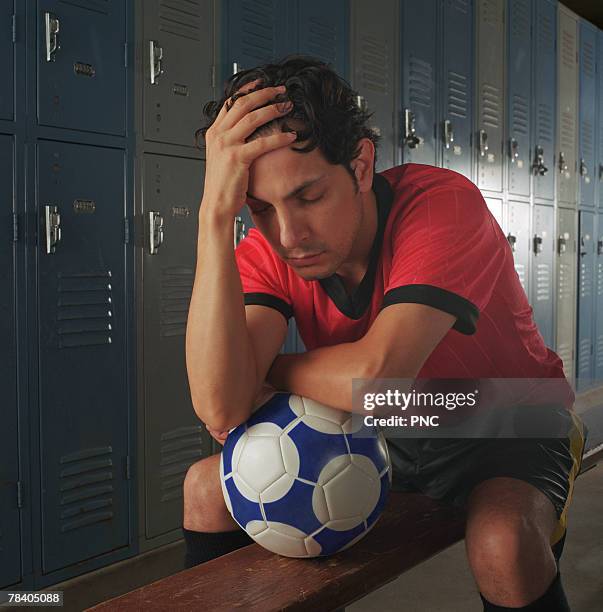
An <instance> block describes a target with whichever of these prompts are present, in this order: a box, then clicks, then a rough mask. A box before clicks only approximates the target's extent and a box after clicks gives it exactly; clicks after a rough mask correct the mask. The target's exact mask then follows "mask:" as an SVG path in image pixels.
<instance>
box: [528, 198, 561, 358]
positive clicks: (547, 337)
mask: <svg viewBox="0 0 603 612" xmlns="http://www.w3.org/2000/svg"><path fill="white" fill-rule="evenodd" d="M554 224H555V211H554V209H553V207H552V206H543V205H541V204H534V206H533V209H532V231H531V236H532V239H531V245H530V246H531V261H530V273H531V278H530V294H529V295H530V300H529V301H530V305H531V306H532V309H533V311H534V312H533V317H534V322H535V323H536V325H537V326H538V329H539V330H540V333H541V334H542V337H543V338H544V342H545V344H546V345H547V346H548V347H551V348H552V347H553V346H554V345H555V335H554V318H553V315H554V311H553V308H554V303H553V297H554V296H553V287H554V275H553V260H554V254H555V240H554V233H553V229H554Z"/></svg>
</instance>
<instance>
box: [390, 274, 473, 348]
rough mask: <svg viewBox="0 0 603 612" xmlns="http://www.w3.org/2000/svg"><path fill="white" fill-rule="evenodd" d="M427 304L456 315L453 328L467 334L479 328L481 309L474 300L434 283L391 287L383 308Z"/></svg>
mask: <svg viewBox="0 0 603 612" xmlns="http://www.w3.org/2000/svg"><path fill="white" fill-rule="evenodd" d="M408 302H410V303H413V304H425V305H426V306H433V307H434V308H438V309H439V310H443V311H444V312H447V313H449V314H451V315H454V316H455V317H456V321H455V323H454V325H453V326H452V329H456V330H457V331H459V332H461V334H465V335H467V336H471V335H472V334H474V333H475V332H476V330H477V320H478V319H479V310H478V309H477V306H475V304H474V303H473V302H470V301H469V300H466V299H465V298H464V297H461V296H460V295H458V294H456V293H453V292H452V291H447V290H446V289H442V288H441V287H434V286H433V285H404V286H402V287H396V288H395V289H390V290H389V291H388V292H387V293H386V294H385V296H384V297H383V304H382V306H381V309H383V308H385V307H386V306H391V305H392V304H404V303H408Z"/></svg>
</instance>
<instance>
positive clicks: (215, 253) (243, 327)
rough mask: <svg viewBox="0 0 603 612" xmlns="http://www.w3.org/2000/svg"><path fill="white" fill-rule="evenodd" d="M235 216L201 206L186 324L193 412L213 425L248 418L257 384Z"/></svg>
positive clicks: (187, 356)
mask: <svg viewBox="0 0 603 612" xmlns="http://www.w3.org/2000/svg"><path fill="white" fill-rule="evenodd" d="M232 223H233V222H232V220H229V218H228V217H224V218H220V217H217V216H216V215H214V214H211V213H206V212H205V211H204V205H203V204H202V205H201V211H200V214H199V236H198V244H197V268H196V274H195V282H194V286H193V292H192V297H191V302H190V308H189V313H188V322H187V327H186V366H187V371H188V380H189V385H190V389H191V397H192V400H193V406H194V408H195V412H196V413H197V415H198V416H199V418H200V419H201V420H202V421H204V422H205V423H206V424H207V425H209V426H210V427H212V428H214V429H218V430H221V429H225V428H227V427H228V425H229V424H231V423H233V422H242V421H244V420H245V419H246V418H247V417H248V415H249V413H250V411H251V405H252V401H253V396H254V393H255V390H256V387H257V380H256V377H257V374H256V364H255V356H254V353H253V349H252V346H251V342H250V339H249V334H248V332H247V324H246V320H245V305H244V302H243V290H242V287H241V281H240V277H239V272H238V269H237V265H236V260H235V256H234V248H233V228H232Z"/></svg>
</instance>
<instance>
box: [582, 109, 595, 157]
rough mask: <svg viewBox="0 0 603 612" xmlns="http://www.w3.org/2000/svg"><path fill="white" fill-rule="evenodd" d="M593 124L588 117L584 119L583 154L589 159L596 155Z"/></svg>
mask: <svg viewBox="0 0 603 612" xmlns="http://www.w3.org/2000/svg"><path fill="white" fill-rule="evenodd" d="M593 132H594V129H593V124H592V123H591V122H590V121H589V120H588V119H586V118H583V119H582V156H583V157H584V158H585V159H586V160H587V161H588V160H591V159H593V157H594V155H595V151H594V143H593Z"/></svg>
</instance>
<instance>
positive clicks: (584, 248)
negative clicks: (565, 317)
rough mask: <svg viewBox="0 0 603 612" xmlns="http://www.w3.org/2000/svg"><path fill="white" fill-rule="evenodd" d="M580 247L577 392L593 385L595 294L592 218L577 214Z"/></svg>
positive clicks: (584, 214)
mask: <svg viewBox="0 0 603 612" xmlns="http://www.w3.org/2000/svg"><path fill="white" fill-rule="evenodd" d="M579 223H580V233H579V236H580V242H579V244H580V248H579V251H578V307H577V321H576V324H577V329H576V341H577V346H576V390H577V391H584V390H585V389H588V388H589V387H591V386H592V380H593V377H594V358H593V338H594V333H595V329H594V327H595V326H594V316H593V307H594V295H595V287H594V285H595V248H596V244H595V215H594V213H592V212H590V211H586V210H581V211H580V213H579Z"/></svg>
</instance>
